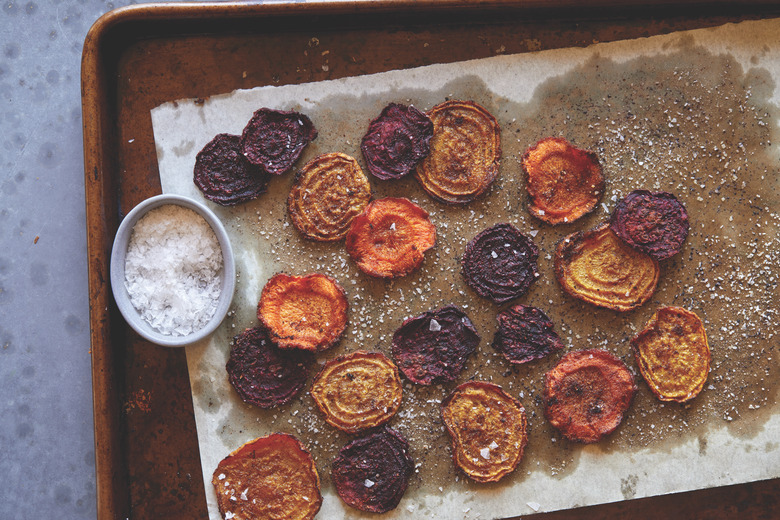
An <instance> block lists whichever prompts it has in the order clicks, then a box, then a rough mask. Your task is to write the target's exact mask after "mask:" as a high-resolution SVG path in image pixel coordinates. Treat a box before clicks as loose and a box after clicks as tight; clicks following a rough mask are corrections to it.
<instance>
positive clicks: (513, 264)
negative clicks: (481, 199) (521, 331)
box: [461, 224, 539, 303]
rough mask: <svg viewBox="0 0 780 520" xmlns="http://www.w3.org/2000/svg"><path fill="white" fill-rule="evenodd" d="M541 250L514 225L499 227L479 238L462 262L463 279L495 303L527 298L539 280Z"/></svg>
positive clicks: (483, 232) (481, 234)
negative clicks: (529, 290) (525, 296)
mask: <svg viewBox="0 0 780 520" xmlns="http://www.w3.org/2000/svg"><path fill="white" fill-rule="evenodd" d="M538 257H539V248H538V247H536V244H534V242H533V240H531V238H529V237H528V236H526V235H524V234H523V233H522V232H520V230H519V229H517V228H516V227H515V226H513V225H512V224H496V225H495V226H492V227H489V228H488V229H486V230H484V231H482V232H481V233H479V234H478V235H477V236H475V237H474V238H473V239H472V240H471V241H470V242H469V243H468V244H467V245H466V251H465V252H464V253H463V257H462V258H461V265H462V268H463V277H464V278H465V280H466V283H467V284H468V285H469V287H471V288H472V289H474V291H475V292H476V293H477V294H479V295H480V296H482V297H483V298H487V299H489V300H492V301H493V302H495V303H506V302H508V301H510V300H514V299H515V298H519V297H520V296H522V295H524V294H525V293H527V292H528V289H530V287H531V284H533V283H534V282H535V281H536V279H537V278H538V277H539V270H538V267H537V264H536V260H537V258H538Z"/></svg>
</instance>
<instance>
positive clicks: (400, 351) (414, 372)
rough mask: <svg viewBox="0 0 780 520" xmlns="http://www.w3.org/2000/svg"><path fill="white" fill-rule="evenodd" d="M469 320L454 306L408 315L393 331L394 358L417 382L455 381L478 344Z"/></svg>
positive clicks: (405, 372)
mask: <svg viewBox="0 0 780 520" xmlns="http://www.w3.org/2000/svg"><path fill="white" fill-rule="evenodd" d="M479 339H480V338H479V334H477V329H476V328H475V327H474V324H473V323H471V320H470V319H469V318H468V316H466V315H465V314H464V313H463V311H461V310H460V309H458V308H457V307H455V306H454V305H448V306H446V307H442V308H441V309H437V310H434V311H428V312H425V313H423V314H421V315H419V316H415V317H413V318H407V319H406V320H404V322H403V324H402V325H401V326H400V327H399V328H398V330H396V331H395V334H393V350H392V353H393V359H394V360H395V364H396V365H398V368H399V369H400V370H401V372H403V374H404V375H405V376H406V377H407V379H409V380H410V381H412V382H414V383H417V384H420V385H432V384H435V383H447V382H449V381H454V380H455V378H457V377H458V375H459V374H460V373H461V371H463V367H464V366H465V364H466V359H467V358H468V357H469V355H471V353H472V352H474V350H476V348H477V345H479Z"/></svg>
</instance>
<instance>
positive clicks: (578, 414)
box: [544, 349, 636, 443]
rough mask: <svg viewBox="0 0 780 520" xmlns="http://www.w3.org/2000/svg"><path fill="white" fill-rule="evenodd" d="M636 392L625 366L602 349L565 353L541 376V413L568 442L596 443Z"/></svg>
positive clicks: (610, 429)
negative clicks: (542, 407) (542, 392)
mask: <svg viewBox="0 0 780 520" xmlns="http://www.w3.org/2000/svg"><path fill="white" fill-rule="evenodd" d="M635 393H636V384H635V383H634V376H633V375H632V374H631V371H629V370H628V367H626V365H625V364H624V363H623V362H622V361H621V360H619V359H618V358H616V357H615V356H613V355H612V354H610V353H609V352H607V351H606V350H598V349H592V350H577V351H574V352H569V353H568V354H566V355H565V356H563V358H561V361H560V362H559V363H558V364H557V365H555V367H553V369H552V370H550V371H549V372H547V374H545V377H544V415H545V417H547V420H548V421H550V424H552V425H553V426H555V427H556V428H557V429H558V430H560V432H561V433H562V434H563V435H564V437H566V438H567V439H569V440H570V441H575V442H583V443H591V442H598V441H599V440H601V439H602V438H603V437H604V436H606V435H609V434H610V433H612V432H613V431H614V430H615V428H617V427H618V426H619V425H620V423H621V421H622V420H623V414H624V413H626V410H628V407H629V406H630V405H631V401H632V399H633V398H634V394H635Z"/></svg>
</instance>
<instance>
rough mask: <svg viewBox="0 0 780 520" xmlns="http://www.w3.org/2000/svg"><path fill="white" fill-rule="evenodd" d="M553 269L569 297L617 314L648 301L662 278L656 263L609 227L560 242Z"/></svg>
mask: <svg viewBox="0 0 780 520" xmlns="http://www.w3.org/2000/svg"><path fill="white" fill-rule="evenodd" d="M553 267H554V270H555V276H556V278H557V279H558V282H559V283H560V284H561V287H562V288H563V290H564V291H566V292H567V293H569V294H570V295H571V296H574V297H575V298H579V299H581V300H583V301H586V302H588V303H592V304H593V305H598V306H599V307H604V308H606V309H613V310H616V311H629V310H631V309H635V308H637V307H639V306H640V305H642V304H643V303H645V302H646V301H647V300H649V299H650V297H651V296H652V295H653V292H654V291H655V287H656V285H657V284H658V278H659V276H660V274H661V271H660V268H659V266H658V262H657V261H656V260H654V259H653V258H651V257H649V256H648V255H646V254H644V253H642V252H640V251H636V250H635V249H632V248H631V247H630V246H629V245H628V244H626V243H625V242H623V241H622V240H620V239H619V238H618V237H617V235H615V233H614V232H612V230H611V229H610V228H609V224H603V225H601V226H599V227H597V228H595V229H592V230H590V231H585V232H577V233H573V234H571V235H569V236H567V237H565V238H564V239H563V240H561V241H560V242H559V243H558V246H557V248H556V251H555V258H554V260H553Z"/></svg>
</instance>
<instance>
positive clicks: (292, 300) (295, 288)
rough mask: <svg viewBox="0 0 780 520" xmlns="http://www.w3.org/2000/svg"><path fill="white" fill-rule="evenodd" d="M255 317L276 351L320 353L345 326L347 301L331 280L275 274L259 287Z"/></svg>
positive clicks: (312, 275)
mask: <svg viewBox="0 0 780 520" xmlns="http://www.w3.org/2000/svg"><path fill="white" fill-rule="evenodd" d="M257 317H258V319H259V320H260V321H261V322H262V324H263V325H264V326H265V328H266V329H268V333H269V335H270V336H271V339H272V340H273V341H274V342H275V343H276V344H277V346H279V348H299V349H302V350H309V351H313V352H320V351H322V350H325V349H327V348H329V347H331V346H333V345H334V344H335V343H336V341H338V339H339V338H340V337H341V334H342V333H343V332H344V328H345V327H346V326H347V297H346V294H345V293H344V289H342V288H341V286H340V285H339V284H338V283H337V282H336V281H335V280H334V279H332V278H331V277H329V276H325V275H324V274H319V273H312V274H308V275H306V276H290V275H288V274H284V273H278V274H275V275H274V276H273V277H272V278H271V279H270V280H268V283H266V284H265V287H263V292H262V294H261V295H260V303H258V305H257Z"/></svg>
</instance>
